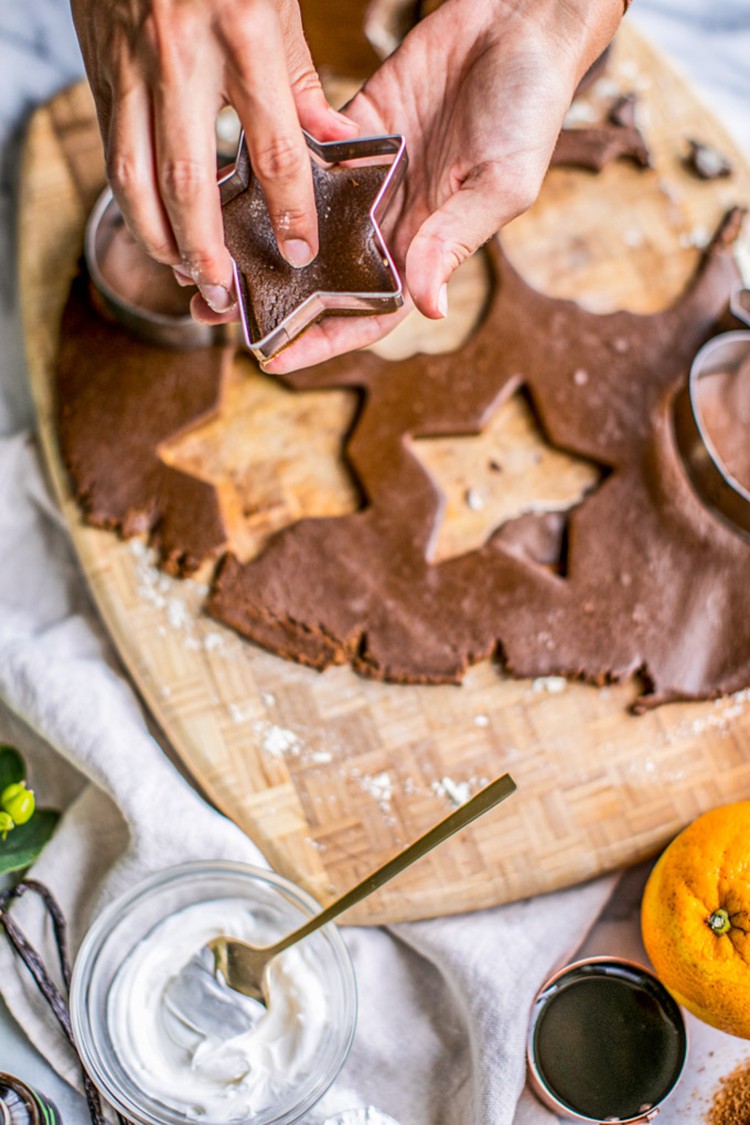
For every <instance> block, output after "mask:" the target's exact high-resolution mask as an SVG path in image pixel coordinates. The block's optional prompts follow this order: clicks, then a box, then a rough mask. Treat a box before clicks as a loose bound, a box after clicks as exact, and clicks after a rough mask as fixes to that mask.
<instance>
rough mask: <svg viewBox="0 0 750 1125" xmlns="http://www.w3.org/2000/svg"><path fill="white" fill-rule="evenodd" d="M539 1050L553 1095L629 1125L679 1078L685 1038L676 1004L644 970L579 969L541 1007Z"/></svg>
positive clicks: (536, 1035) (585, 1112)
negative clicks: (642, 971)
mask: <svg viewBox="0 0 750 1125" xmlns="http://www.w3.org/2000/svg"><path fill="white" fill-rule="evenodd" d="M538 1003H539V1005H540V1008H539V1011H540V1014H539V1016H538V1018H537V1021H536V1025H535V1028H534V1032H533V1040H532V1049H533V1054H534V1059H535V1062H536V1065H537V1070H538V1073H539V1077H540V1078H541V1080H542V1082H543V1083H544V1085H545V1086H546V1087H547V1089H548V1090H549V1091H550V1093H551V1094H552V1095H553V1096H554V1097H555V1098H557V1100H558V1101H559V1102H562V1103H563V1104H564V1105H565V1106H567V1107H568V1108H569V1109H571V1110H572V1111H573V1112H574V1113H577V1114H579V1115H580V1116H582V1117H588V1118H591V1119H593V1120H595V1121H604V1120H606V1119H608V1118H609V1119H614V1120H617V1119H618V1118H619V1119H620V1120H627V1119H628V1118H632V1117H638V1116H639V1115H640V1114H643V1113H645V1112H646V1110H647V1109H649V1108H650V1107H651V1106H653V1105H656V1104H658V1103H659V1102H660V1101H662V1099H663V1098H665V1097H666V1095H667V1094H668V1093H669V1091H670V1089H671V1088H672V1086H673V1085H674V1084H675V1082H676V1081H677V1078H678V1077H679V1074H680V1070H681V1069H682V1065H683V1062H684V1059H685V1050H686V1036H685V1026H684V1022H683V1019H682V1015H681V1013H680V1010H679V1008H678V1006H677V1004H676V1003H675V1002H674V1000H673V999H672V997H671V996H670V995H669V993H667V992H666V990H665V989H663V988H662V987H661V985H659V983H658V981H655V980H654V979H653V978H651V977H650V976H648V975H647V974H641V973H639V972H638V970H637V969H634V968H630V967H627V966H617V965H614V964H608V965H606V966H605V965H603V964H602V963H599V964H595V965H590V966H585V965H582V966H579V967H578V968H576V969H574V970H572V971H571V973H570V974H569V976H565V977H562V978H560V979H559V980H558V981H557V982H555V984H553V985H551V986H550V988H549V989H548V990H547V991H546V992H545V993H544V994H543V996H542V998H541V1000H540V1001H538Z"/></svg>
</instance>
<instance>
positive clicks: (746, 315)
mask: <svg viewBox="0 0 750 1125" xmlns="http://www.w3.org/2000/svg"><path fill="white" fill-rule="evenodd" d="M729 308H730V312H731V313H732V315H733V316H734V317H735V318H736V319H737V320H739V321H740V322H741V323H743V324H746V325H748V329H750V290H748V289H742V290H739V291H738V292H736V293H735V294H734V296H733V297H732V299H731V301H730V303H729ZM748 360H750V330H744V329H739V330H737V331H732V332H724V333H722V335H720V336H714V337H713V339H711V340H709V341H708V343H706V344H704V345H703V347H702V348H701V349H700V350H699V351H698V352H697V354H696V356H695V358H694V360H693V362H692V364H691V367H690V376H689V378H688V383H687V386H686V387H685V388H683V389H682V390H681V391H680V392H679V393H678V394H677V396H676V397H675V400H674V427H675V438H676V441H677V447H678V449H679V451H680V455H681V457H682V461H683V464H684V466H685V469H686V472H687V475H688V477H689V478H690V481H691V483H692V485H693V488H694V489H695V491H696V492H697V493H698V495H699V496H700V498H701V500H703V502H704V503H705V504H706V505H707V506H708V507H709V508H710V509H711V510H712V511H713V512H714V513H715V514H716V515H718V516H719V517H720V518H721V519H722V520H723V521H724V522H725V523H728V524H729V525H730V526H731V528H732V530H733V531H736V532H738V533H739V534H740V535H742V536H743V537H744V538H745V539H748V540H750V490H748V489H747V488H746V487H745V486H744V485H743V484H742V483H741V482H740V481H738V480H737V478H736V477H735V476H734V475H733V474H732V473H731V472H730V471H729V469H728V468H727V467H726V465H725V464H724V463H723V461H722V458H721V455H720V453H719V451H718V450H717V449H716V446H715V445H714V443H713V441H712V439H711V436H710V434H709V433H708V432H707V430H706V428H705V426H704V424H703V419H702V416H701V408H700V387H699V383H700V380H701V379H703V378H704V377H706V376H708V375H714V374H716V373H718V372H728V373H730V374H731V373H733V372H737V371H739V369H740V367H741V366H742V365H743V363H745V362H747V361H748ZM748 440H750V435H748Z"/></svg>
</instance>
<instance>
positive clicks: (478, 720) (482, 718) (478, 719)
mask: <svg viewBox="0 0 750 1125" xmlns="http://www.w3.org/2000/svg"><path fill="white" fill-rule="evenodd" d="M473 722H474V726H475V727H488V726H489V725H490V717H489V715H475V716H474V719H473Z"/></svg>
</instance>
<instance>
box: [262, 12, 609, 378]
mask: <svg viewBox="0 0 750 1125" xmlns="http://www.w3.org/2000/svg"><path fill="white" fill-rule="evenodd" d="M622 13H623V3H622V0H446V3H444V4H443V5H442V7H440V8H439V9H438V10H437V11H436V12H434V13H433V14H432V15H430V16H428V17H427V18H426V19H425V20H423V21H422V22H421V23H420V24H418V25H417V27H416V28H415V29H414V30H413V31H412V32H410V34H409V35H408V36H407V37H406V39H405V40H404V42H403V43H402V45H401V46H400V47H399V49H398V50H397V51H396V52H395V53H394V54H393V55H391V56H390V57H389V58H388V59H387V60H386V61H385V62H384V63H383V65H382V66H381V67H380V68H379V70H378V71H377V72H376V73H375V74H374V75H373V76H372V78H371V79H370V80H369V81H368V82H367V83H366V85H365V86H364V88H363V89H362V91H361V92H360V93H359V94H357V96H356V97H355V98H354V99H353V100H352V102H350V104H349V105H348V106H347V107H346V113H347V116H349V117H351V118H352V120H354V121H356V123H357V124H358V125H359V127H360V132H362V133H364V134H371V133H403V134H404V135H405V136H406V138H407V145H408V150H409V170H408V173H407V176H406V181H405V188H404V189H403V190H402V193H401V196H400V204H399V207H398V210H397V211H396V213H394V214H393V215H389V216H388V219H387V221H386V223H385V224H384V227H385V231H386V236H387V238H388V241H389V247H390V249H391V251H392V253H393V256H394V258H395V260H396V263H397V265H398V267H399V269H400V270H401V272H402V276H404V278H405V282H406V286H407V288H408V291H409V294H410V297H411V301H413V304H414V305H416V307H417V308H418V309H419V310H420V311H421V312H422V313H424V314H425V315H426V316H428V317H432V318H439V317H442V316H444V315H445V313H446V311H447V290H446V285H447V282H448V279H449V278H450V276H451V274H452V273H453V271H454V270H455V269H456V267H457V266H458V265H460V264H461V262H462V261H464V260H465V259H466V258H467V257H468V256H469V255H470V254H472V253H473V252H474V251H475V250H476V249H477V248H478V247H479V246H481V245H482V243H483V242H485V241H486V240H487V239H488V238H490V237H491V236H492V235H494V234H495V233H496V232H497V231H498V230H500V229H501V227H503V226H504V225H505V224H506V223H507V222H509V221H510V220H511V219H513V218H514V217H515V216H516V215H518V214H520V213H521V212H523V211H525V210H526V209H527V208H528V207H529V206H530V205H531V204H532V203H533V201H534V199H535V198H536V196H537V194H538V191H539V188H540V186H541V184H542V180H543V179H544V175H545V173H546V171H547V167H548V165H549V161H550V157H551V155H552V152H553V149H554V147H555V142H556V140H557V136H558V133H559V132H560V128H561V127H562V122H563V118H564V116H565V114H566V112H567V110H568V107H569V106H570V102H571V100H572V98H573V94H574V92H575V89H576V86H577V85H578V82H579V81H580V79H581V77H582V76H583V74H584V73H585V71H586V70H587V69H588V67H589V66H590V65H591V63H592V62H593V61H594V60H595V59H596V58H597V57H598V55H599V54H600V53H601V52H602V51H603V50H604V48H605V47H606V45H607V43H608V42H609V41H610V39H611V38H612V36H613V35H614V32H615V30H616V28H617V26H618V23H619V20H620V18H621V16H622ZM410 307H411V303H410V302H408V301H407V303H406V305H405V307H404V308H403V309H402V310H400V312H398V313H395V314H392V315H390V316H385V317H384V316H377V317H355V318H337V317H327V318H324V319H323V320H322V321H320V322H319V323H318V324H316V325H314V326H313V327H312V328H310V329H309V330H308V331H307V332H306V333H305V334H304V336H302V337H301V338H300V339H299V340H298V341H296V342H295V343H294V344H292V345H291V346H290V347H289V348H287V349H285V350H284V351H283V352H282V353H281V354H280V355H279V356H277V357H276V358H275V359H273V360H272V361H270V362H269V363H267V364H266V365H265V367H266V369H267V370H269V371H272V372H275V373H283V372H285V371H291V370H294V369H296V368H299V367H305V366H309V365H310V364H314V363H319V362H321V361H323V360H325V359H328V358H330V357H331V356H333V355H337V354H339V353H341V352H344V351H349V350H351V349H353V348H360V347H364V346H366V345H367V344H370V343H373V342H374V341H375V340H377V339H379V338H380V337H382V336H384V335H385V334H386V333H387V332H389V331H390V330H391V328H392V327H394V326H395V324H397V323H398V322H399V321H400V320H401V319H403V316H404V315H405V314H406V312H408V311H409V309H410Z"/></svg>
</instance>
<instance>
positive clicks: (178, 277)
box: [172, 266, 195, 287]
mask: <svg viewBox="0 0 750 1125" xmlns="http://www.w3.org/2000/svg"><path fill="white" fill-rule="evenodd" d="M172 273H173V274H174V277H175V281H176V282H177V284H178V285H182V286H183V287H185V286H188V285H195V282H194V281H193V279H192V277H191V276H190V274H189V273H185V271H184V270H180V269H177V268H176V267H175V266H173V267H172Z"/></svg>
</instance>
